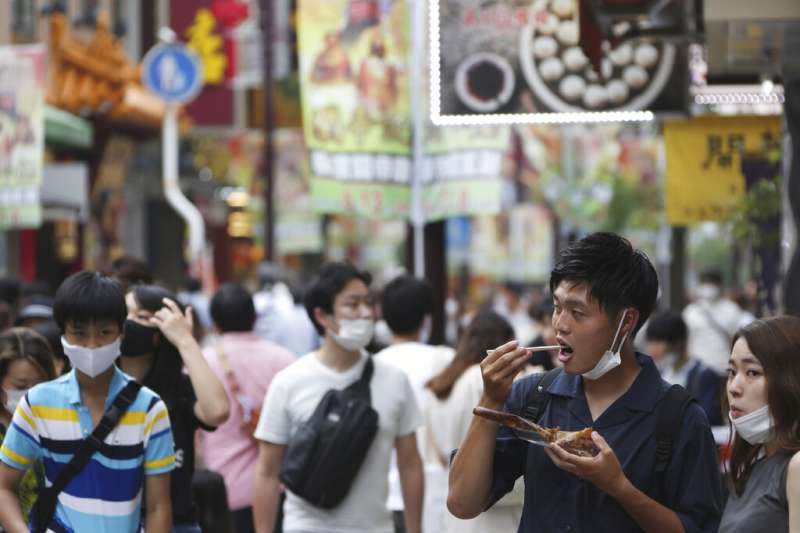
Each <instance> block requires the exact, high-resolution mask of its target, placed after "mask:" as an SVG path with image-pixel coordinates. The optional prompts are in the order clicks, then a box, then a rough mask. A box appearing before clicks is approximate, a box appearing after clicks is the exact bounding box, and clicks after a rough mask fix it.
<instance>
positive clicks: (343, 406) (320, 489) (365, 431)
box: [280, 358, 378, 509]
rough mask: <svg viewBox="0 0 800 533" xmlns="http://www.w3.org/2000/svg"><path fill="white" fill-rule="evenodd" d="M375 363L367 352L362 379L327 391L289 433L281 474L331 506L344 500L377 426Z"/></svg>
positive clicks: (304, 494) (309, 497) (314, 500)
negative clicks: (373, 400)
mask: <svg viewBox="0 0 800 533" xmlns="http://www.w3.org/2000/svg"><path fill="white" fill-rule="evenodd" d="M373 369H374V365H373V362H372V359H371V358H368V359H367V362H366V364H365V365H364V370H363V372H362V373H361V377H360V378H359V379H358V381H356V382H355V383H353V384H352V385H350V386H349V387H347V388H346V389H342V390H336V389H331V390H329V391H328V392H326V393H325V396H323V397H322V400H320V402H319V404H317V407H316V408H314V412H313V413H312V414H311V417H310V418H309V419H308V420H307V421H306V422H304V423H302V424H300V427H298V428H297V431H295V433H294V435H292V437H291V439H289V444H288V445H287V447H286V452H285V454H284V457H283V463H282V464H281V472H280V480H281V481H282V482H283V484H284V485H285V486H286V487H287V488H288V489H289V490H291V491H292V492H293V493H294V494H296V495H298V496H300V497H301V498H303V499H304V500H306V501H307V502H308V503H310V504H312V505H315V506H317V507H321V508H323V509H331V508H333V507H336V506H337V505H339V503H341V501H342V500H344V498H345V496H346V495H347V493H348V492H349V490H350V486H351V485H352V483H353V479H355V477H356V474H357V473H358V471H359V469H360V468H361V464H362V463H363V462H364V458H365V457H366V455H367V452H368V451H369V447H370V445H371V444H372V441H373V440H374V438H375V435H376V434H377V432H378V413H377V412H376V411H375V409H373V408H372V406H371V397H370V390H369V382H370V379H371V378H372V372H373Z"/></svg>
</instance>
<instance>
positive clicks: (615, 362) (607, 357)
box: [583, 309, 628, 380]
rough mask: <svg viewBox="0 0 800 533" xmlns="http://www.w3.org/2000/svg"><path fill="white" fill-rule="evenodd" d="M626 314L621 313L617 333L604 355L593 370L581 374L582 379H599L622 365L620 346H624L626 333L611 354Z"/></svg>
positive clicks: (626, 311)
mask: <svg viewBox="0 0 800 533" xmlns="http://www.w3.org/2000/svg"><path fill="white" fill-rule="evenodd" d="M627 313H628V310H627V309H626V310H625V311H623V312H622V318H620V319H619V325H618V326H617V332H616V333H614V340H612V341H611V347H610V348H609V349H608V350H606V353H604V354H603V357H601V358H600V360H599V361H598V362H597V364H596V365H595V366H594V368H593V369H591V370H589V371H588V372H584V373H583V377H585V378H586V379H592V380H594V379H600V378H601V377H603V376H605V375H606V374H608V373H609V372H610V371H612V370H614V369H615V368H617V367H618V366H619V365H620V364H622V357H620V355H619V353H620V352H621V351H622V345H623V344H625V339H626V338H627V337H628V334H627V333H625V335H623V336H622V341H621V342H620V343H619V346H618V347H617V351H616V352H613V351H612V350H613V349H614V345H615V344H616V343H617V337H618V336H619V332H620V330H621V329H622V323H623V322H625V315H627Z"/></svg>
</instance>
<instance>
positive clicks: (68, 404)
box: [0, 366, 175, 533]
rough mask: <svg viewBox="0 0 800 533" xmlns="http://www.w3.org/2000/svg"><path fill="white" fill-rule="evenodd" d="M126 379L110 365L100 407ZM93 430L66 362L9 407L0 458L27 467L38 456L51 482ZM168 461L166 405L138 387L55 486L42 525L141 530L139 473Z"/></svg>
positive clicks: (167, 465)
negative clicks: (80, 462)
mask: <svg viewBox="0 0 800 533" xmlns="http://www.w3.org/2000/svg"><path fill="white" fill-rule="evenodd" d="M130 379H132V378H131V377H130V376H128V375H126V374H124V373H123V372H122V371H120V370H119V369H118V368H116V366H115V367H114V375H113V377H112V378H111V384H110V385H109V390H108V397H107V398H106V405H105V408H106V410H107V409H108V408H109V406H110V405H111V402H112V401H113V399H114V398H115V397H116V395H117V393H119V391H120V390H122V388H123V387H124V386H125V384H126V383H127V382H128V381H129V380H130ZM92 430H93V425H92V418H91V414H90V413H89V409H88V408H87V407H86V406H85V405H83V404H82V403H81V395H80V389H79V387H78V381H77V378H76V376H75V370H72V371H71V372H70V373H69V374H66V375H64V376H62V377H60V378H58V379H56V380H53V381H48V382H46V383H41V384H39V385H37V386H35V387H34V388H32V389H31V390H30V391H28V394H27V395H26V396H25V398H24V399H23V400H22V401H21V402H20V403H19V406H18V407H17V410H16V411H15V412H14V418H13V420H12V422H11V427H9V428H8V433H7V434H6V437H5V440H4V441H3V446H2V448H0V461H3V462H4V463H5V464H7V465H9V466H11V467H12V468H16V469H18V470H25V469H27V468H29V467H30V466H31V464H32V463H33V462H34V461H36V460H42V462H43V463H44V470H45V476H46V478H47V485H48V486H50V485H52V483H53V481H54V480H55V479H56V478H57V476H58V474H59V473H60V472H61V470H62V468H63V467H64V465H66V464H67V463H68V462H69V461H70V459H72V456H73V455H74V453H75V451H76V450H77V448H78V446H79V445H80V443H81V441H82V440H83V439H84V438H85V437H87V436H88V435H90V434H91V433H92ZM174 463H175V456H174V451H173V442H172V431H171V430H170V424H169V416H168V414H167V408H166V406H165V405H164V402H162V401H161V399H160V398H159V397H158V395H157V394H156V393H154V392H153V391H151V390H150V389H148V388H146V387H142V388H141V390H140V391H139V394H138V395H137V396H136V399H135V400H134V402H133V403H132V404H131V405H130V407H129V408H128V410H127V412H126V413H125V415H123V417H122V418H121V419H120V422H119V423H118V424H117V426H116V427H115V428H114V430H113V431H111V433H109V435H108V436H107V437H106V439H105V441H104V443H103V446H102V447H101V448H100V450H98V451H97V452H95V453H94V455H92V458H91V460H90V461H89V463H88V464H87V465H86V467H85V468H84V469H83V470H82V471H81V472H80V473H79V474H78V475H77V476H75V478H73V480H72V481H71V482H70V483H69V484H68V485H67V487H66V488H65V489H64V491H62V492H61V494H59V496H58V507H57V508H56V515H55V518H54V520H53V521H52V522H51V523H50V528H49V529H48V531H54V532H56V533H62V532H70V533H71V532H83V531H92V532H103V531H107V532H136V531H139V529H140V521H141V516H140V515H141V504H142V501H141V500H142V488H143V487H144V477H143V476H144V475H155V474H162V473H164V472H169V471H170V470H172V469H173V468H174Z"/></svg>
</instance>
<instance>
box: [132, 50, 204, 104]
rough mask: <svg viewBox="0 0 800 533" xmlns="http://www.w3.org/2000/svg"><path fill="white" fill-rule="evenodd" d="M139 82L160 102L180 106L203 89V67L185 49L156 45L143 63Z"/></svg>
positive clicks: (194, 55) (195, 57)
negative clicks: (159, 99)
mask: <svg viewBox="0 0 800 533" xmlns="http://www.w3.org/2000/svg"><path fill="white" fill-rule="evenodd" d="M142 81H143V82H144V84H145V86H146V87H147V88H148V89H150V91H152V92H153V93H154V94H155V95H156V96H158V97H159V98H161V99H162V100H164V101H166V102H170V103H176V104H183V103H186V102H188V101H190V100H191V99H192V98H194V97H195V96H197V93H198V92H200V89H202V87H203V65H202V64H201V63H200V59H199V58H198V57H197V55H196V54H195V53H194V52H192V51H191V50H189V49H188V48H186V47H185V46H181V45H175V44H159V45H156V46H154V47H153V48H151V49H150V51H149V52H147V54H146V55H145V56H144V59H143V60H142Z"/></svg>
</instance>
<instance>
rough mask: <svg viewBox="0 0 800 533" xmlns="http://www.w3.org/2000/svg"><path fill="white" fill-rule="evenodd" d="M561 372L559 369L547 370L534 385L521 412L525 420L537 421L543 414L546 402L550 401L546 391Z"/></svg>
mask: <svg viewBox="0 0 800 533" xmlns="http://www.w3.org/2000/svg"><path fill="white" fill-rule="evenodd" d="M561 370H562V369H561V368H554V369H552V370H548V371H547V373H545V374H543V375H542V377H541V378H539V382H538V383H536V384H534V386H533V387H532V388H531V393H530V395H529V396H528V404H527V405H526V406H525V410H524V411H523V416H524V417H525V418H527V419H528V420H531V421H533V422H538V421H539V417H540V416H542V413H544V408H545V407H546V406H547V401H548V400H549V399H550V396H549V395H548V394H547V389H548V388H549V387H550V384H551V383H553V381H555V379H556V378H557V377H558V375H559V374H560V373H561Z"/></svg>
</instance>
